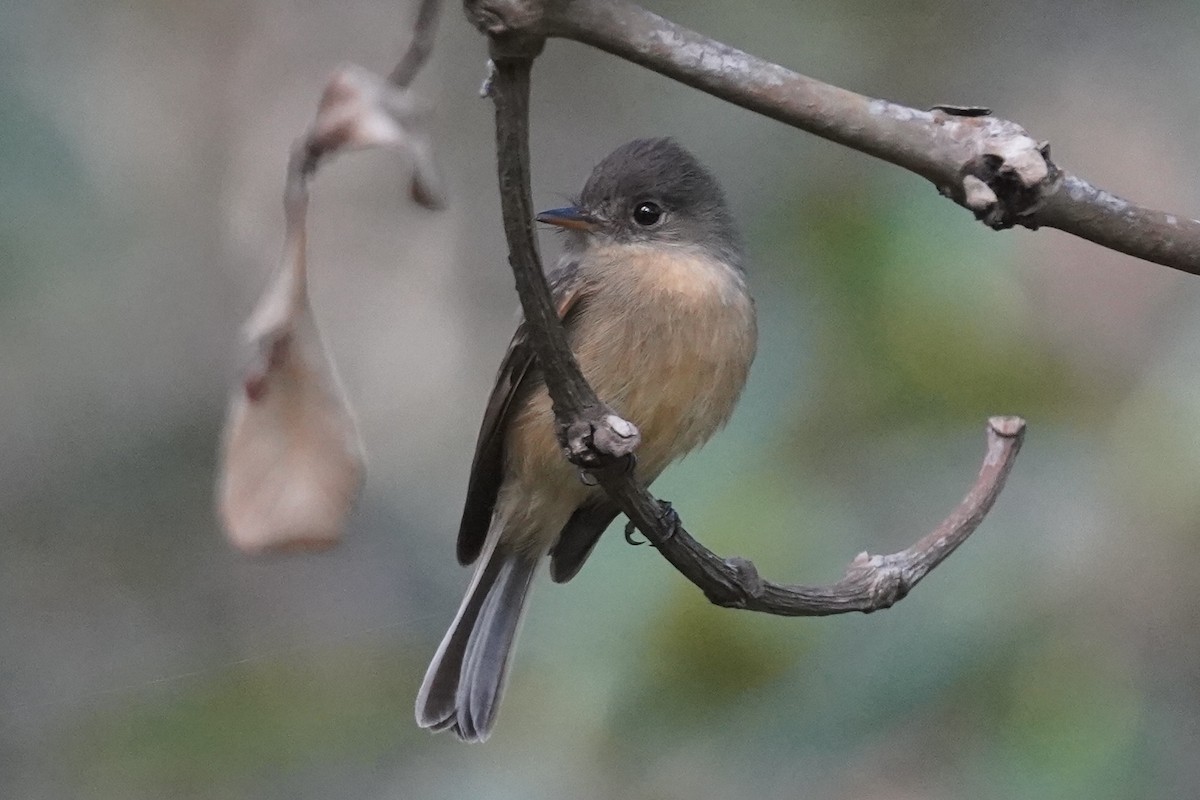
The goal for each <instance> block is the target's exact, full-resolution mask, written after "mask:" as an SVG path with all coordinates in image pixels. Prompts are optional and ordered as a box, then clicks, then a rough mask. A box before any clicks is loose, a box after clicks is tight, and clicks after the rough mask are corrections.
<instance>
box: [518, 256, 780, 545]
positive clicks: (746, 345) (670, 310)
mask: <svg viewBox="0 0 1200 800" xmlns="http://www.w3.org/2000/svg"><path fill="white" fill-rule="evenodd" d="M615 249H616V248H614V250H615ZM592 256H594V257H595V260H591V259H590V258H589V264H590V265H592V266H590V267H589V269H588V271H587V272H588V274H587V278H586V280H587V281H588V283H589V284H590V287H589V288H588V289H585V290H584V291H585V294H584V295H583V296H582V299H581V300H580V301H579V302H580V304H581V305H580V306H579V307H578V308H577V310H576V311H575V316H574V318H573V320H572V322H571V324H570V325H569V338H570V342H571V349H572V350H573V351H574V353H575V356H576V358H577V359H578V361H579V366H580V368H581V369H582V370H583V374H584V376H585V377H586V378H587V379H588V382H589V383H590V384H591V385H592V387H593V388H594V389H595V390H596V393H597V395H599V397H600V399H601V400H603V401H604V402H606V403H607V404H608V405H609V406H611V407H612V408H613V409H614V410H615V411H616V412H617V413H619V414H620V415H621V416H623V417H625V418H626V419H628V420H630V421H631V422H633V423H634V424H636V425H637V426H638V429H639V430H640V432H641V436H642V442H641V445H640V447H639V448H638V451H637V456H638V467H637V470H638V475H639V476H640V477H641V478H642V480H644V481H646V482H650V481H652V480H654V478H656V477H657V476H658V475H659V473H661V472H662V470H663V469H664V468H666V466H667V465H668V464H669V463H670V462H671V461H673V460H675V459H677V458H679V457H681V456H683V455H685V454H686V453H688V452H690V451H691V450H694V449H695V448H697V447H699V446H700V445H702V444H703V443H704V442H706V441H707V440H708V439H709V437H711V436H712V435H713V433H715V432H716V431H717V430H718V429H719V428H720V427H721V426H723V425H724V424H725V423H726V422H727V421H728V419H729V416H730V414H731V413H732V411H733V407H734V405H735V404H736V402H737V399H738V396H739V395H740V394H741V391H742V386H743V385H744V384H745V381H746V374H747V372H748V370H749V366H750V362H751V361H752V360H753V357H754V349H755V343H756V338H757V331H756V325H755V317H754V305H753V301H751V299H750V297H749V295H748V294H747V293H746V291H745V287H744V284H743V282H742V276H741V274H740V273H738V272H736V271H734V270H733V269H730V268H729V267H726V266H724V265H722V264H719V263H716V262H714V261H712V260H710V259H708V258H707V257H705V256H703V255H698V254H695V253H692V252H689V251H686V250H682V249H680V250H678V251H674V252H673V251H672V250H670V249H664V248H655V249H649V248H646V249H642V248H635V247H631V246H625V247H623V248H620V249H619V250H618V251H617V252H604V251H601V252H598V253H589V257H592ZM618 259H621V260H620V261H618ZM591 287H594V288H591ZM505 450H506V465H505V469H506V473H507V475H506V480H505V491H503V492H502V495H503V496H502V497H501V498H500V501H501V502H500V506H501V510H502V513H505V514H506V516H508V517H509V519H510V521H511V523H516V524H514V525H511V527H510V529H511V528H519V527H522V526H521V525H520V523H519V522H518V520H517V518H521V517H523V518H525V519H526V520H529V521H533V520H539V521H544V520H549V519H551V518H554V519H555V520H557V521H556V522H554V523H551V524H549V525H546V524H544V523H543V524H542V525H540V526H536V527H541V528H547V529H546V530H528V531H527V532H526V533H525V534H524V536H522V537H521V538H523V539H526V541H527V543H528V545H529V546H531V547H535V548H539V549H544V548H548V547H549V546H551V545H552V544H553V542H554V540H555V539H556V537H557V535H558V532H559V530H561V527H562V525H564V524H565V523H566V520H567V519H569V517H570V515H571V513H572V512H573V511H574V510H575V509H576V508H577V507H578V506H579V505H581V504H582V503H583V502H585V501H586V500H587V498H588V496H589V495H591V494H593V493H596V492H598V491H600V490H599V489H596V488H594V487H588V486H585V485H584V484H582V483H581V482H580V480H579V475H578V470H577V469H576V468H575V467H573V466H572V465H571V464H569V463H568V462H567V461H566V460H565V459H564V457H563V455H562V451H561V449H560V447H559V445H558V442H557V439H556V437H555V434H554V416H553V411H552V410H551V404H550V398H549V396H548V395H547V392H546V389H545V386H544V385H540V386H538V387H537V388H536V389H535V390H533V391H532V393H531V394H530V395H529V396H528V398H527V399H526V400H525V401H524V403H523V405H522V407H521V409H520V410H519V411H518V412H517V414H516V415H515V416H514V419H513V422H512V424H511V425H510V426H509V429H508V434H507V441H506V448H505ZM546 505H550V506H553V507H554V509H553V511H554V513H547V512H549V511H551V509H550V508H545V507H544V506H546ZM506 527H509V526H506ZM514 532H515V531H514Z"/></svg>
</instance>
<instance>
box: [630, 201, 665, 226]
mask: <svg viewBox="0 0 1200 800" xmlns="http://www.w3.org/2000/svg"><path fill="white" fill-rule="evenodd" d="M662 214H663V212H662V209H661V208H659V207H658V203H651V202H650V201H649V200H647V201H645V202H643V203H638V204H637V206H636V207H635V208H634V209H633V221H634V222H636V223H637V224H638V225H641V226H642V227H644V228H649V227H650V226H651V225H654V224H656V223H657V222H658V221H659V220H660V219H662Z"/></svg>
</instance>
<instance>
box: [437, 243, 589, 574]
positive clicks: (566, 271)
mask: <svg viewBox="0 0 1200 800" xmlns="http://www.w3.org/2000/svg"><path fill="white" fill-rule="evenodd" d="M546 280H547V281H548V282H549V284H550V293H551V295H552V296H553V298H554V305H555V308H556V309H557V311H558V318H559V319H561V320H563V321H564V322H569V319H568V315H569V314H570V313H571V311H572V310H574V309H576V308H577V307H578V306H579V300H580V297H581V296H582V295H583V291H582V290H583V287H584V282H583V280H582V279H581V278H580V276H579V266H578V264H577V263H575V262H573V261H569V262H567V263H565V264H563V265H562V266H561V267H559V268H558V269H556V270H554V271H553V272H552V273H550V274H549V275H547V276H546ZM533 363H534V356H533V348H532V347H531V346H530V344H529V330H528V327H527V325H526V323H525V322H521V324H520V325H518V326H517V332H516V333H514V334H513V338H512V342H511V343H510V344H509V345H508V352H507V353H505V354H504V360H503V361H501V362H500V371H499V372H498V373H497V374H496V385H495V386H494V387H493V388H492V395H491V397H489V398H488V403H487V409H486V410H485V411H484V412H483V423H482V424H481V425H480V426H479V439H478V440H477V441H476V443H475V460H474V461H473V462H471V479H470V481H469V482H468V484H467V501H466V504H465V505H464V506H463V514H462V522H461V523H460V524H459V528H458V562H459V563H460V564H464V565H465V564H470V563H471V562H473V561H474V560H475V559H476V558H478V557H479V553H480V551H481V550H483V542H484V540H485V539H486V538H487V532H488V526H489V525H490V524H491V520H492V509H493V508H495V505H496V495H497V493H498V492H499V491H500V482H501V481H502V480H503V479H504V431H505V428H506V427H507V420H508V417H509V414H510V413H511V412H512V411H513V406H514V400H515V399H516V398H517V397H518V396H519V394H520V392H521V389H522V387H523V386H524V385H525V384H526V383H527V379H528V378H529V376H530V372H531V369H530V368H531V367H532V366H533Z"/></svg>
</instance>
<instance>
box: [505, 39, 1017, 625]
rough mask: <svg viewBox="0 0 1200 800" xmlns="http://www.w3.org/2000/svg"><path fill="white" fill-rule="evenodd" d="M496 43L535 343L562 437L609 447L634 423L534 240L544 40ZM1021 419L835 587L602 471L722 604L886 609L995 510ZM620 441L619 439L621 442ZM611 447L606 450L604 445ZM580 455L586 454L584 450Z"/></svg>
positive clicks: (1008, 421)
mask: <svg viewBox="0 0 1200 800" xmlns="http://www.w3.org/2000/svg"><path fill="white" fill-rule="evenodd" d="M516 44H517V46H514V41H513V40H509V41H506V42H503V43H500V44H498V43H497V42H495V41H493V48H492V59H493V61H494V62H495V65H496V70H495V74H494V77H493V81H492V91H491V96H492V98H493V100H494V101H495V103H496V149H497V155H498V173H499V181H500V201H501V207H502V210H503V215H504V231H505V235H506V237H507V238H508V246H509V253H510V256H509V263H510V265H511V266H512V269H513V274H514V275H515V277H516V282H517V291H518V293H519V295H520V298H521V305H522V308H523V309H524V312H525V318H526V320H528V322H529V329H530V341H531V343H532V345H533V347H534V349H535V352H536V354H537V358H538V361H539V363H540V364H541V366H542V369H543V372H544V374H545V380H546V384H547V387H548V388H549V391H550V396H551V398H552V399H553V401H554V408H555V416H556V418H557V420H558V424H559V429H560V434H561V433H563V432H565V431H567V430H569V429H571V428H573V427H577V426H579V425H580V424H581V423H582V424H585V425H587V426H589V427H590V428H591V430H593V431H594V432H596V434H597V435H596V436H594V437H592V443H593V444H597V445H598V444H600V443H601V442H603V441H608V440H607V439H605V438H604V437H601V436H600V435H599V433H600V432H601V431H604V430H606V429H607V428H608V427H609V426H612V427H616V428H617V429H618V430H620V429H621V428H622V425H628V423H625V421H624V420H620V419H619V418H614V416H615V415H613V414H612V413H611V411H609V410H607V409H605V408H604V407H603V406H602V404H601V403H600V401H599V400H598V399H597V398H596V395H595V393H594V392H593V391H592V389H591V387H590V386H589V385H588V384H587V382H586V381H585V380H584V378H583V375H582V374H581V373H580V371H579V366H578V364H577V363H576V361H575V358H574V356H573V355H572V354H571V351H570V349H569V348H568V346H567V341H566V336H565V335H564V333H563V329H562V324H561V323H560V322H559V320H558V316H557V314H556V313H555V311H554V305H553V302H552V300H551V296H550V291H549V288H548V287H547V285H546V280H545V277H544V273H543V271H542V265H541V262H540V259H539V256H538V251H537V243H536V239H535V237H534V232H533V226H532V219H533V201H532V197H531V195H530V183H529V132H528V124H529V123H528V119H529V75H530V69H531V66H532V63H533V58H534V57H535V56H536V53H537V51H538V49H539V47H538V43H537V42H536V41H533V42H517V43H516ZM1024 430H1025V423H1024V420H1021V419H1019V418H1017V417H998V418H993V419H992V420H990V421H989V423H988V452H987V456H986V457H985V459H984V462H983V466H982V467H981V469H980V472H979V476H978V478H977V479H976V481H975V484H974V485H973V486H972V488H971V490H970V492H968V494H967V496H966V498H965V499H964V500H963V501H962V503H961V504H959V506H958V508H957V509H955V510H954V512H952V513H951V514H950V516H949V517H947V518H946V520H945V521H944V522H943V523H942V524H941V525H940V526H939V527H938V528H937V529H935V530H934V531H933V532H932V533H930V534H929V535H927V536H926V537H925V538H923V539H921V540H920V541H919V542H917V543H916V544H914V545H913V546H912V547H910V548H908V549H907V550H904V551H902V552H900V553H896V554H893V555H888V556H867V555H866V554H863V555H861V556H859V557H858V558H857V559H855V560H854V562H853V563H852V564H851V565H850V567H849V569H848V570H847V572H846V575H845V577H843V578H842V580H840V581H838V582H837V583H835V584H832V585H829V586H817V587H809V586H787V585H782V584H775V583H770V582H768V581H764V580H762V579H761V578H759V576H758V573H757V571H756V570H755V569H754V566H753V565H752V564H751V563H750V562H749V561H746V560H745V559H739V558H732V559H722V558H720V557H719V556H717V555H716V554H714V553H713V552H712V551H710V550H708V549H707V548H705V547H704V546H703V545H701V544H700V543H699V542H697V541H696V540H695V539H693V538H692V537H691V535H689V534H688V532H687V531H686V530H684V528H683V525H682V523H681V522H680V521H679V518H678V516H677V515H676V514H675V513H674V511H671V510H670V509H669V507H668V506H664V504H662V503H660V502H659V501H658V500H656V499H655V498H654V497H653V496H651V494H650V493H649V492H648V491H647V490H646V489H645V487H644V486H642V485H641V484H640V483H639V482H638V481H637V480H636V478H635V476H634V475H633V474H631V473H630V472H629V471H628V470H626V469H623V468H622V467H623V465H622V464H620V463H619V462H618V461H617V460H614V459H612V458H609V460H608V462H607V463H608V466H605V467H600V468H597V469H595V470H594V471H593V474H594V475H595V476H596V477H597V478H598V480H599V481H600V483H601V485H602V486H603V487H604V490H605V491H606V492H607V493H608V496H609V497H610V498H611V499H612V500H613V502H615V503H616V504H617V506H618V507H619V508H620V509H621V511H622V512H624V513H625V515H626V516H627V517H629V519H630V520H631V521H632V522H633V524H635V525H636V526H637V527H638V529H639V530H641V531H642V533H643V534H644V535H645V536H646V538H647V539H648V540H649V541H650V542H651V543H652V544H653V545H654V546H655V547H657V548H658V550H659V552H661V553H662V554H663V556H664V557H665V558H666V559H667V560H668V561H669V562H670V563H671V564H672V565H673V566H674V567H675V568H676V569H677V570H679V572H680V573H682V574H683V576H684V577H686V578H687V579H688V580H690V581H691V582H692V583H694V584H695V585H696V586H698V587H699V588H700V589H701V590H702V591H703V592H704V594H705V595H706V596H707V597H708V598H709V600H711V601H712V602H713V603H716V604H717V605H722V606H728V607H733V608H744V609H749V610H752V611H761V612H765V613H769V614H780V615H784V616H821V615H828V614H842V613H846V612H849V611H863V612H869V611H874V610H877V609H880V608H887V607H888V606H890V605H892V604H893V603H895V602H896V601H898V600H900V599H901V598H903V597H904V596H905V595H906V594H907V593H908V592H909V590H910V589H912V587H913V586H915V585H916V584H917V583H918V582H919V581H920V580H921V579H922V578H924V577H925V575H927V574H928V573H929V571H930V570H932V569H933V568H934V567H936V566H937V565H938V564H940V563H941V562H942V561H943V560H944V559H945V558H946V557H947V556H949V555H950V553H952V552H953V551H954V549H955V548H956V547H958V546H959V545H960V544H961V543H962V542H963V541H965V540H966V539H967V537H968V536H970V535H971V533H972V532H973V531H974V530H975V528H976V527H978V525H979V523H980V522H981V521H982V520H983V517H984V515H985V514H986V513H987V512H988V510H989V509H990V508H991V507H992V504H993V503H994V502H995V500H996V497H997V496H998V495H999V493H1000V490H1001V488H1003V486H1004V480H1005V478H1006V477H1007V476H1008V472H1009V470H1010V469H1011V468H1012V464H1013V461H1014V459H1015V458H1016V455H1017V452H1018V451H1019V449H1020V446H1021V441H1022V438H1023V436H1024ZM619 436H620V434H618V438H619ZM601 449H602V448H601ZM575 455H577V456H578V455H580V454H578V453H576V454H575ZM614 455H621V454H620V453H612V452H598V453H593V454H591V457H592V458H596V459H601V460H603V458H604V457H605V456H609V457H611V456H614Z"/></svg>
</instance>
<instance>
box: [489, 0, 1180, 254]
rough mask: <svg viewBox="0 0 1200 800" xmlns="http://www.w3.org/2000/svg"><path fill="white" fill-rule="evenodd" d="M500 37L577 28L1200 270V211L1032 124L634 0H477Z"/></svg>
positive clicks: (776, 114)
mask: <svg viewBox="0 0 1200 800" xmlns="http://www.w3.org/2000/svg"><path fill="white" fill-rule="evenodd" d="M465 5H466V10H467V15H468V17H469V18H470V19H471V20H472V22H473V23H474V24H475V25H476V27H478V28H479V29H480V30H481V31H482V32H484V33H485V34H487V35H488V36H489V37H491V39H492V41H503V40H508V39H514V38H516V39H521V38H525V39H530V38H532V39H544V38H548V37H560V38H566V39H573V40H575V41H578V42H582V43H584V44H588V45H591V46H592V47H596V48H598V49H600V50H604V51H606V52H608V53H611V54H613V55H615V56H618V57H620V58H623V59H625V60H627V61H631V62H633V63H635V64H640V65H641V66H643V67H646V68H647V69H651V70H653V71H655V72H658V73H660V74H662V75H665V76H667V77H669V78H673V79H675V80H677V81H680V82H681V83H685V84H687V85H688V86H692V87H695V88H697V89H700V90H701V91H703V92H707V93H708V94H711V95H713V96H715V97H719V98H721V99H723V100H727V101H729V102H731V103H734V104H736V105H739V106H742V107H743V108H747V109H749V110H751V111H756V112H758V113H760V114H764V115H766V116H768V117H771V118H773V119H776V120H779V121H780V122H783V123H785V124H788V125H791V126H793V127H796V128H800V129H801V130H805V131H808V132H810V133H815V134H816V135H818V136H821V137H824V138H826V139H829V140H831V141H834V142H837V143H839V144H843V145H845V146H847V147H851V148H853V149H855V150H859V151H861V152H864V153H867V154H869V155H873V156H875V157H877V158H881V159H883V160H884V161H888V162H891V163H893V164H896V165H897V166H901V167H904V168H905V169H908V170H910V171H912V172H915V173H917V174H918V175H921V176H922V177H924V178H926V179H928V180H929V181H931V182H932V183H933V184H934V185H935V186H936V187H937V188H938V191H939V192H941V193H942V194H944V195H945V196H947V197H950V198H951V199H953V200H954V201H955V202H956V203H958V204H959V205H962V206H963V207H965V208H967V209H969V210H970V211H971V212H972V213H973V214H974V215H975V216H976V218H977V219H980V220H982V221H983V222H985V223H986V224H988V225H989V226H991V227H993V228H995V229H1003V228H1010V227H1013V226H1015V225H1021V226H1024V227H1027V228H1030V229H1037V228H1038V227H1042V226H1045V227H1050V228H1057V229H1059V230H1062V231H1065V232H1067V233H1071V234H1074V235H1075V236H1079V237H1081V238H1084V239H1087V240H1089V241H1092V242H1095V243H1096V244H1099V245H1101V246H1103V247H1107V248H1110V249H1113V250H1117V251H1119V252H1122V253H1125V254H1127V255H1131V256H1135V257H1137V258H1142V259H1145V260H1147V261H1152V262H1155V263H1157V264H1162V265H1164V266H1168V267H1172V268H1174V269H1178V270H1182V271H1184V272H1189V273H1192V274H1200V221H1197V220H1195V219H1190V218H1188V217H1186V216H1183V215H1175V214H1168V213H1165V212H1162V211H1155V210H1153V209H1149V208H1144V207H1142V206H1138V205H1135V204H1133V203H1130V202H1129V201H1127V200H1123V199H1121V198H1119V197H1117V196H1116V195H1113V194H1110V193H1108V192H1105V191H1103V190H1101V189H1097V188H1095V187H1093V186H1091V185H1090V184H1089V183H1088V182H1087V181H1085V180H1083V179H1082V178H1078V177H1076V176H1074V175H1071V174H1069V173H1067V172H1066V171H1064V170H1062V169H1060V168H1059V167H1057V166H1056V165H1055V164H1054V163H1053V162H1052V161H1051V160H1050V151H1049V146H1048V145H1047V144H1045V143H1043V142H1038V141H1036V140H1035V139H1033V138H1032V137H1031V136H1030V135H1029V134H1028V133H1026V131H1025V129H1024V128H1022V127H1021V126H1020V125H1017V124H1016V123H1014V122H1010V121H1008V120H1004V119H1000V118H998V117H994V116H991V115H990V114H979V113H977V111H978V110H976V109H971V110H968V113H966V114H964V113H961V112H960V111H958V110H956V109H953V108H950V107H939V108H935V109H933V110H930V111H921V110H918V109H915V108H908V107H906V106H902V105H898V104H895V103H890V102H888V101H885V100H876V99H872V98H869V97H866V96H864V95H860V94H856V93H855V92H850V91H847V90H845V89H840V88H838V87H836V86H831V85H829V84H826V83H822V82H821V81H817V80H814V79H812V78H808V77H805V76H804V75H800V74H798V73H796V72H793V71H791V70H789V69H786V68H784V67H781V66H779V65H777V64H772V63H771V62H769V61H765V60H763V59H760V58H757V57H755V56H753V55H750V54H748V53H744V52H742V51H741V50H738V49H736V48H733V47H729V46H728V45H724V44H721V43H720V42H716V41H713V40H712V39H709V38H707V37H705V36H702V35H701V34H699V33H696V32H695V31H691V30H688V29H687V28H684V27H682V26H680V25H676V24H675V23H673V22H671V21H669V20H666V19H664V18H662V17H660V16H658V15H656V14H652V13H650V12H649V11H646V10H645V9H643V8H640V7H639V6H637V5H634V4H633V3H630V2H627V0H466V3H465Z"/></svg>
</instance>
